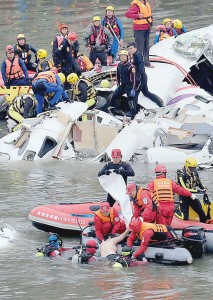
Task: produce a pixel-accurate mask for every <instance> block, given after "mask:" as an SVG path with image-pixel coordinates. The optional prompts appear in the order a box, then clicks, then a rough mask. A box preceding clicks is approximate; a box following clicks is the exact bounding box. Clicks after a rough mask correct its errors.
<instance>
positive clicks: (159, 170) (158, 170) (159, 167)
mask: <svg viewBox="0 0 213 300" xmlns="http://www.w3.org/2000/svg"><path fill="white" fill-rule="evenodd" d="M155 173H167V169H166V167H165V166H164V165H157V166H156V167H155Z"/></svg>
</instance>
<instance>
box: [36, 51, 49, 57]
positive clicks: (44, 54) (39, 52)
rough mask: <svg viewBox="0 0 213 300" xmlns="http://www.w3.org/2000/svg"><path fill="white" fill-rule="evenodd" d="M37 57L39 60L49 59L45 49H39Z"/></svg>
mask: <svg viewBox="0 0 213 300" xmlns="http://www.w3.org/2000/svg"><path fill="white" fill-rule="evenodd" d="M37 55H38V58H39V59H41V58H46V57H47V51H46V50H45V49H38V51H37Z"/></svg>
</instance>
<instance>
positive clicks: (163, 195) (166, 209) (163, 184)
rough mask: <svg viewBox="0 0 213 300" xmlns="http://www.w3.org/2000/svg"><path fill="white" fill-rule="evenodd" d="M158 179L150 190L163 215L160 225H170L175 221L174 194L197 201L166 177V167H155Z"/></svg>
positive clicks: (151, 184) (193, 196)
mask: <svg viewBox="0 0 213 300" xmlns="http://www.w3.org/2000/svg"><path fill="white" fill-rule="evenodd" d="M155 174H156V179H154V180H152V181H151V182H150V183H149V184H148V189H149V190H150V191H151V192H152V193H153V197H154V200H155V201H156V202H158V203H159V204H160V211H161V214H160V215H159V218H158V222H159V224H164V225H170V224H171V222H172V219H173V215H174V210H175V204H174V193H175V194H178V195H182V196H185V197H191V198H192V199H193V200H195V199H196V197H195V195H193V194H192V193H191V192H190V191H188V190H187V189H185V188H183V187H181V186H180V185H178V184H177V183H176V182H175V181H174V180H171V179H169V178H167V177H166V174H167V169H166V167H165V166H164V165H157V166H156V167H155Z"/></svg>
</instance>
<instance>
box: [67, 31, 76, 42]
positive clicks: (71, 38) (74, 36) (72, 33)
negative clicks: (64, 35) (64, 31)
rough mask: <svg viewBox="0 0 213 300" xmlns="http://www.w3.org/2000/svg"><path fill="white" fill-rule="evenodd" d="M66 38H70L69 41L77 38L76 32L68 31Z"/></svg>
mask: <svg viewBox="0 0 213 300" xmlns="http://www.w3.org/2000/svg"><path fill="white" fill-rule="evenodd" d="M68 40H70V41H75V40H77V34H76V33H75V32H70V33H69V34H68Z"/></svg>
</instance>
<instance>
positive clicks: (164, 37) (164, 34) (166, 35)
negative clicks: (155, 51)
mask: <svg viewBox="0 0 213 300" xmlns="http://www.w3.org/2000/svg"><path fill="white" fill-rule="evenodd" d="M170 37H171V36H170V35H169V34H168V33H167V32H161V33H160V38H159V42H160V41H163V40H165V39H168V38H170Z"/></svg>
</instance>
